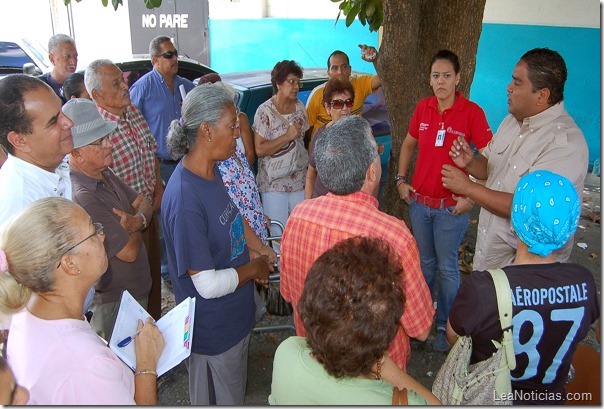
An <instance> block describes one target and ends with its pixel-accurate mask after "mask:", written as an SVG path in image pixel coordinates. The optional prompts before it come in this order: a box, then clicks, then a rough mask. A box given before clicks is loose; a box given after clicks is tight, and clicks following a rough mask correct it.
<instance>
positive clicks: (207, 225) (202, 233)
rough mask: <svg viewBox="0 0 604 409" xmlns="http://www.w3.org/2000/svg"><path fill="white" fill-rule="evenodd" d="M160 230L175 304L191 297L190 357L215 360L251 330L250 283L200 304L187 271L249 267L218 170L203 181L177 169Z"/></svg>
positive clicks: (234, 212)
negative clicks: (191, 333) (208, 356)
mask: <svg viewBox="0 0 604 409" xmlns="http://www.w3.org/2000/svg"><path fill="white" fill-rule="evenodd" d="M161 212H162V226H163V228H164V238H165V240H166V253H167V256H168V269H169V272H170V278H171V279H172V285H173V287H174V296H175V298H176V302H177V303H180V302H181V301H182V300H184V299H185V298H187V297H195V298H196V303H195V322H194V329H193V331H194V332H193V348H192V350H193V352H194V353H197V354H203V355H217V354H221V353H223V352H225V351H228V350H229V349H230V348H231V347H233V346H235V345H236V344H237V343H239V342H240V341H241V340H242V339H243V338H244V337H245V336H247V334H248V333H249V332H250V331H251V329H252V327H253V326H254V311H255V307H254V295H253V291H254V283H253V281H249V282H248V283H246V284H245V285H243V286H241V287H239V288H237V289H236V290H235V291H234V292H232V293H230V294H227V295H225V296H222V297H218V298H213V299H205V298H203V297H202V296H201V295H200V294H199V293H198V292H197V290H196V289H195V286H194V285H193V282H192V281H191V277H190V276H189V274H188V273H187V271H188V270H193V271H203V270H211V269H215V270H222V269H226V268H237V267H239V266H242V265H244V264H246V263H248V262H249V260H250V258H249V250H248V248H247V244H246V240H245V236H244V231H243V218H242V217H241V214H240V213H239V210H237V207H236V206H235V205H234V204H233V202H232V201H231V199H230V197H229V195H228V194H227V192H226V190H225V188H224V185H223V183H222V179H221V177H220V171H219V170H218V166H217V165H216V166H214V179H213V180H206V179H203V178H201V177H200V176H198V175H196V174H194V173H192V172H191V171H190V170H188V169H187V168H185V167H184V166H183V165H182V161H181V162H179V164H178V165H177V166H176V169H175V170H174V173H173V174H172V176H171V177H170V180H169V182H168V185H167V186H166V190H165V192H164V197H163V199H162V207H161Z"/></svg>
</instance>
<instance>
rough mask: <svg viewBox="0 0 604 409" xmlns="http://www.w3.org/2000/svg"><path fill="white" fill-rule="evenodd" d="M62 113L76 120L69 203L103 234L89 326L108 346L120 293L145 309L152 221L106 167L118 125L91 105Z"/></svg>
mask: <svg viewBox="0 0 604 409" xmlns="http://www.w3.org/2000/svg"><path fill="white" fill-rule="evenodd" d="M126 91H127V90H126ZM63 112H64V113H65V115H67V116H68V117H70V118H72V119H73V121H74V126H73V146H74V149H73V152H71V154H70V157H69V167H70V169H71V183H72V186H73V200H74V202H76V203H77V204H79V205H80V206H82V207H83V208H84V210H86V212H87V213H88V214H89V215H90V217H91V218H92V221H93V222H94V223H95V230H96V231H97V232H98V231H99V230H103V231H104V234H105V241H104V245H105V250H106V252H107V258H108V260H109V266H108V268H107V271H106V272H105V274H103V276H102V277H101V279H100V280H99V282H98V283H97V284H96V285H95V289H96V294H95V296H94V301H93V304H92V307H91V310H92V311H93V315H92V319H91V321H90V325H91V326H92V327H93V328H94V329H95V331H96V332H97V333H98V334H99V335H100V336H101V337H103V338H104V339H105V340H107V341H109V338H110V337H111V333H112V331H113V326H114V324H115V319H116V317H117V310H118V305H119V301H120V297H121V294H122V291H123V290H128V292H129V293H130V294H132V296H133V297H134V298H135V299H136V300H137V301H138V302H139V303H140V304H141V305H142V306H143V308H147V302H148V296H149V291H150V290H151V272H150V269H149V261H148V259H147V250H146V248H145V244H144V243H143V236H142V233H141V231H142V230H143V229H145V228H146V227H147V221H148V220H150V219H151V213H152V210H151V204H150V203H149V201H147V199H145V198H144V197H143V196H142V195H140V194H138V193H136V192H135V191H134V190H133V189H132V188H131V187H130V186H128V185H127V184H126V183H125V182H124V181H123V180H122V179H120V178H119V177H118V176H116V174H115V173H113V171H112V170H111V169H110V168H109V167H110V166H111V165H112V163H113V157H112V155H111V148H112V143H111V139H110V136H109V134H110V133H111V132H112V131H113V130H114V129H115V128H116V127H117V123H116V122H114V121H106V120H104V119H103V118H102V117H101V115H100V114H99V111H98V110H97V106H96V105H95V103H94V102H92V101H90V100H87V99H83V98H76V99H71V100H69V101H68V102H67V103H66V104H65V105H64V106H63ZM97 224H98V225H97Z"/></svg>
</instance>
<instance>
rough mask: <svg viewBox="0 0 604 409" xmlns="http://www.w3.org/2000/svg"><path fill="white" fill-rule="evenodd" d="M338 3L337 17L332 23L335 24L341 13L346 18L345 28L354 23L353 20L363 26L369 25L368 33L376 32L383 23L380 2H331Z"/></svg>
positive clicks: (341, 0)
mask: <svg viewBox="0 0 604 409" xmlns="http://www.w3.org/2000/svg"><path fill="white" fill-rule="evenodd" d="M331 1H332V2H333V3H340V6H339V9H340V11H339V12H338V15H337V17H336V21H335V23H334V25H335V24H337V23H338V20H339V19H340V16H341V15H342V13H344V15H345V16H346V27H350V25H351V24H352V23H353V22H354V20H355V18H357V17H358V18H359V21H360V22H361V24H363V25H364V26H366V25H367V23H369V31H377V30H378V29H379V28H380V27H381V26H382V22H383V21H384V12H383V9H382V0H331Z"/></svg>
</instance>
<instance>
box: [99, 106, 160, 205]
mask: <svg viewBox="0 0 604 409" xmlns="http://www.w3.org/2000/svg"><path fill="white" fill-rule="evenodd" d="M98 109H99V112H100V113H101V116H102V117H103V118H105V119H106V120H108V121H115V122H117V128H115V130H114V131H113V132H111V133H110V134H109V137H110V138H111V144H112V148H111V154H112V156H113V165H111V169H112V170H113V171H114V172H115V174H116V175H117V176H119V177H120V179H122V180H123V181H124V182H126V183H127V184H128V185H129V186H130V187H131V188H132V189H134V191H135V192H137V193H139V194H140V195H142V196H143V197H144V198H145V199H147V200H148V201H150V202H153V191H154V190H155V183H156V175H155V173H156V169H155V153H156V151H157V142H156V141H155V139H154V138H153V135H151V131H150V130H149V126H148V125H147V121H146V120H145V118H144V117H143V114H142V113H141V111H140V109H138V108H137V107H136V105H134V104H130V105H128V106H127V107H126V109H125V110H124V116H123V117H121V116H117V115H114V114H112V113H111V112H109V111H106V110H104V109H103V108H100V107H99V108H98Z"/></svg>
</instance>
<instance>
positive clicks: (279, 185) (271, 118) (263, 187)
mask: <svg viewBox="0 0 604 409" xmlns="http://www.w3.org/2000/svg"><path fill="white" fill-rule="evenodd" d="M269 107H270V108H272V109H274V110H277V107H276V106H275V104H274V103H273V99H272V98H269V99H268V100H267V101H265V102H264V103H262V104H261V105H260V106H259V107H258V109H257V110H256V115H255V116H254V125H253V126H252V130H253V131H254V132H256V133H258V135H260V137H261V138H265V139H268V140H269V141H270V140H273V139H277V138H278V137H280V136H281V135H283V134H285V133H286V132H287V128H288V127H289V124H285V123H283V121H282V120H281V119H279V118H278V117H277V116H276V115H275V114H274V113H273V112H272V111H271V109H270V108H269ZM283 117H284V118H285V119H286V120H287V121H288V122H290V123H292V122H297V123H300V124H301V125H302V129H301V135H300V136H299V137H298V139H299V140H300V142H301V143H302V144H304V137H303V135H304V132H306V131H307V130H308V117H307V116H306V111H305V110H304V105H303V104H302V102H301V101H300V100H298V101H297V102H296V111H295V112H293V113H291V114H283ZM270 159H271V158H270V157H268V156H264V157H259V158H258V175H257V176H256V180H257V182H258V190H259V191H260V192H261V193H264V192H287V193H289V192H299V191H301V190H304V183H305V182H306V167H305V168H304V169H302V170H299V171H297V172H294V173H292V174H291V175H290V176H288V177H284V178H280V179H276V180H273V182H272V183H269V180H268V174H267V171H266V169H267V166H268V163H269V161H270Z"/></svg>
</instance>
